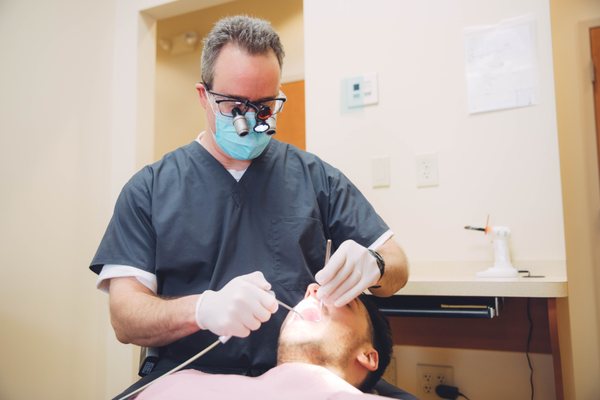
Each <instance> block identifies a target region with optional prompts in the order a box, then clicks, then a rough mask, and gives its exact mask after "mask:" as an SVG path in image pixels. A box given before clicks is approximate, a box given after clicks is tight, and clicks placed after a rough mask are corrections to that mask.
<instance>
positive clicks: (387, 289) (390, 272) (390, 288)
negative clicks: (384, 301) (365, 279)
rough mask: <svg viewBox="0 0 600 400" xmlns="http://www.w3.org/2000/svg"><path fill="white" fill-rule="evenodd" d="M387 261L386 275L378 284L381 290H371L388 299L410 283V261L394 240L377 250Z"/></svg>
mask: <svg viewBox="0 0 600 400" xmlns="http://www.w3.org/2000/svg"><path fill="white" fill-rule="evenodd" d="M376 250H377V252H378V253H379V254H380V255H381V257H382V258H383V260H384V261H385V273H384V274H383V277H382V278H381V279H380V280H379V282H378V283H377V285H378V286H380V287H379V288H376V289H375V288H371V289H369V290H370V292H371V293H373V294H374V295H375V296H378V297H388V296H391V295H393V294H395V293H396V292H397V291H398V290H400V289H401V288H402V287H404V285H406V282H407V281H408V260H407V258H406V255H405V254H404V251H403V250H402V248H401V247H400V246H399V245H398V244H397V243H396V241H395V240H394V239H393V238H390V239H388V240H387V241H386V242H385V243H384V244H383V245H381V247H379V248H378V249H376Z"/></svg>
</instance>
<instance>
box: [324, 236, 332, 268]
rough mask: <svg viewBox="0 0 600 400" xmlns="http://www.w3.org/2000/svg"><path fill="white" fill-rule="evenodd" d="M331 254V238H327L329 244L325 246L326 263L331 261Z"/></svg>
mask: <svg viewBox="0 0 600 400" xmlns="http://www.w3.org/2000/svg"><path fill="white" fill-rule="evenodd" d="M330 256H331V239H327V245H326V246H325V264H324V266H325V265H327V263H328V262H329V257H330Z"/></svg>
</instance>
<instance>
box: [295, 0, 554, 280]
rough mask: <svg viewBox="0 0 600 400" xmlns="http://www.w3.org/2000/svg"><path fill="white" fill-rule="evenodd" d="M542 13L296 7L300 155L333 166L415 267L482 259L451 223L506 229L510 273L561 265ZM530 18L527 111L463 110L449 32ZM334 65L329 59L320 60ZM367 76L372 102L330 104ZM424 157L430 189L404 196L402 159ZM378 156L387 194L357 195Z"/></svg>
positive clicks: (465, 0) (539, 5) (456, 50)
mask: <svg viewBox="0 0 600 400" xmlns="http://www.w3.org/2000/svg"><path fill="white" fill-rule="evenodd" d="M548 8H549V6H548V3H547V2H546V1H541V0H527V1H522V0H511V1H505V0H494V1H485V2H480V1H473V0H461V1H451V2H449V1H439V0H428V1H422V0H412V1H395V0H377V1H372V2H370V3H369V6H368V7H367V6H365V3H364V2H363V1H359V0H347V1H330V2H322V1H317V0H305V2H304V21H305V63H306V64H305V74H306V115H307V121H306V130H307V133H306V135H307V138H306V142H307V148H308V150H309V151H312V152H314V153H316V154H318V155H320V156H321V157H323V158H324V159H325V160H326V161H329V162H331V163H332V164H333V165H335V166H337V167H338V168H340V169H341V170H342V171H343V172H345V173H346V174H347V175H348V176H349V177H350V178H351V179H352V180H353V181H354V182H355V183H356V184H357V185H358V186H359V187H360V188H361V189H362V190H363V193H365V195H366V196H367V197H368V198H369V199H370V200H371V201H372V202H373V203H374V205H375V206H376V208H377V210H378V211H379V212H380V213H381V214H382V216H383V217H384V219H385V220H386V221H387V222H388V224H389V225H391V227H392V229H393V230H394V231H395V232H396V238H397V240H398V241H399V242H400V243H401V244H402V245H403V247H404V249H405V250H406V252H407V254H408V256H409V258H410V260H411V263H412V273H418V272H419V267H420V265H421V264H423V262H425V261H433V262H436V261H440V262H441V261H445V262H447V261H456V262H457V263H456V265H457V268H459V269H460V261H485V260H491V257H492V255H491V246H490V245H489V242H488V240H487V239H486V238H485V237H484V236H483V235H481V234H477V233H475V232H470V231H465V230H464V229H463V227H464V226H465V225H483V224H484V223H485V219H486V216H487V215H488V214H490V215H491V223H492V224H495V225H507V226H509V227H510V228H511V230H512V232H513V235H512V238H511V239H512V240H511V244H512V254H513V258H514V259H515V260H516V261H517V263H516V264H517V265H518V266H522V267H525V268H526V267H527V262H528V261H530V260H554V261H561V260H564V259H565V245H564V234H563V220H562V218H563V216H562V202H561V186H560V171H559V158H558V145H557V133H556V117H555V103H554V93H553V82H552V79H553V77H552V59H551V37H550V21H549V9H548ZM521 15H530V16H533V17H534V18H535V19H536V20H537V37H538V41H537V44H538V61H539V79H540V91H539V104H538V105H536V106H533V107H527V108H520V109H513V110H506V111H497V112H491V113H485V114H478V115H469V114H468V112H467V97H466V82H465V63H464V36H463V29H464V28H466V27H471V26H480V25H490V24H496V23H498V22H500V21H501V20H503V19H506V18H512V17H517V16H521ZM332 60H335V62H332ZM370 72H376V73H378V77H379V104H378V105H376V106H370V107H366V108H363V109H355V110H353V111H349V110H342V106H341V103H340V97H341V96H340V87H341V80H342V79H344V78H348V77H353V76H357V75H360V74H363V73H370ZM423 153H438V157H439V176H440V184H439V186H438V187H433V188H423V189H417V188H416V181H415V156H416V155H419V154H423ZM378 156H389V157H390V159H391V186H390V187H389V188H383V189H372V188H371V158H373V157H378Z"/></svg>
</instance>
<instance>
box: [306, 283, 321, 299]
mask: <svg viewBox="0 0 600 400" xmlns="http://www.w3.org/2000/svg"><path fill="white" fill-rule="evenodd" d="M317 290H319V284H318V283H311V284H310V285H308V287H307V288H306V293H304V298H305V299H306V298H309V297H311V296H312V297H314V298H316V297H317Z"/></svg>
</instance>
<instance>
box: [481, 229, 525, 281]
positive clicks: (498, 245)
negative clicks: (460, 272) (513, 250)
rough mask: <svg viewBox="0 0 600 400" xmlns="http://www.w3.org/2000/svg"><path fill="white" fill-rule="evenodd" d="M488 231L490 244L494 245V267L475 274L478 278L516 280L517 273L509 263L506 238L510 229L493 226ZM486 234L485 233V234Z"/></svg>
mask: <svg viewBox="0 0 600 400" xmlns="http://www.w3.org/2000/svg"><path fill="white" fill-rule="evenodd" d="M488 230H490V231H491V233H492V244H493V245H494V265H493V266H492V267H490V268H488V269H486V270H483V271H480V272H478V273H477V277H478V278H516V277H518V276H519V271H517V269H516V268H515V267H513V265H512V263H511V261H510V249H509V246H508V238H509V237H510V229H509V228H508V227H507V226H493V227H491V229H489V228H488ZM486 233H487V232H486Z"/></svg>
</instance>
